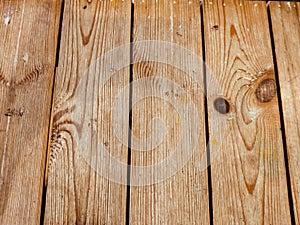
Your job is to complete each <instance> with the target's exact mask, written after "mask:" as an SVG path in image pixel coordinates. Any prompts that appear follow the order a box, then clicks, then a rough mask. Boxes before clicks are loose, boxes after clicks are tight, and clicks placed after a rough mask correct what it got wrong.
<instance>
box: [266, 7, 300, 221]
mask: <svg viewBox="0 0 300 225" xmlns="http://www.w3.org/2000/svg"><path fill="white" fill-rule="evenodd" d="M270 11H271V18H272V27H273V34H274V42H275V51H276V59H277V66H278V73H279V83H280V91H281V99H282V107H283V117H284V123H285V131H286V142H287V153H288V161H289V173H290V178H291V188H292V194H293V203H294V206H293V207H294V213H295V222H296V224H299V223H300V174H299V167H300V151H299V146H300V131H299V130H300V125H299V121H300V111H299V110H298V108H299V107H298V103H300V101H299V97H298V96H300V88H299V81H300V80H299V76H300V64H299V60H298V59H299V58H300V3H291V2H290V3H288V2H271V3H270Z"/></svg>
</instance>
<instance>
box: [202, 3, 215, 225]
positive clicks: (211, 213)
mask: <svg viewBox="0 0 300 225" xmlns="http://www.w3.org/2000/svg"><path fill="white" fill-rule="evenodd" d="M201 3H202V2H201ZM200 16H201V36H202V57H203V59H202V60H203V87H204V113H205V137H206V151H207V186H208V199H209V222H210V225H213V199H212V181H211V166H210V163H211V161H210V146H209V123H208V103H207V79H206V54H205V39H204V36H205V35H204V15H203V4H201V5H200Z"/></svg>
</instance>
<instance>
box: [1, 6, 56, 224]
mask: <svg viewBox="0 0 300 225" xmlns="http://www.w3.org/2000/svg"><path fill="white" fill-rule="evenodd" d="M60 7H61V1H50V0H42V1H25V0H24V1H1V3H0V12H1V13H0V15H1V21H0V36H1V42H0V52H1V56H0V96H1V101H0V143H1V144H0V199H1V200H0V221H1V222H0V223H1V224H39V223H40V214H41V204H42V190H43V182H44V169H45V161H46V153H47V138H48V131H49V121H50V108H51V97H52V86H53V79H54V68H55V54H56V46H57V35H58V27H59V16H60Z"/></svg>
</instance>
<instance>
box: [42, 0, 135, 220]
mask: <svg viewBox="0 0 300 225" xmlns="http://www.w3.org/2000/svg"><path fill="white" fill-rule="evenodd" d="M130 5H131V2H129V1H124V2H122V1H83V0H82V1H72V0H67V1H65V9H64V18H63V27H62V40H61V48H60V54H59V68H58V73H57V76H56V87H55V92H54V114H53V127H52V139H51V148H50V155H49V165H48V166H49V171H48V188H47V197H46V212H45V224H125V219H126V217H125V214H126V213H125V212H126V186H125V185H121V184H116V183H113V182H111V181H110V180H109V179H106V178H104V177H105V176H106V177H107V178H109V176H110V175H111V174H114V169H115V168H114V165H113V164H112V165H110V164H109V163H108V164H107V158H106V159H105V158H101V157H100V156H99V155H98V153H99V151H98V150H99V146H100V145H101V143H103V146H104V147H105V149H106V150H107V151H108V152H109V153H110V154H111V155H112V156H113V157H114V158H115V159H117V160H119V161H120V162H123V163H127V147H126V145H123V144H122V143H121V142H120V141H119V140H118V139H117V138H116V137H115V135H114V131H113V128H114V126H116V125H117V124H113V121H112V119H111V117H112V113H111V109H112V108H113V103H114V101H113V100H114V98H115V97H116V96H118V94H119V93H120V92H121V90H122V88H123V87H124V86H125V85H127V84H128V83H129V78H130V75H129V66H127V67H125V68H119V67H116V68H115V67H114V66H115V64H118V63H123V64H124V63H125V64H126V63H127V64H126V65H129V63H130V51H129V48H128V46H127V47H125V51H124V54H120V52H119V53H118V52H117V53H116V54H117V55H113V57H115V58H113V57H106V59H104V58H103V56H104V55H105V54H109V53H108V52H109V51H110V50H111V49H114V48H117V47H119V46H121V45H123V44H126V43H129V42H130V20H131V18H130V15H131V10H130ZM123 50H124V49H123ZM114 60H115V61H114ZM107 69H108V71H107ZM110 75H113V76H112V77H110V78H109V76H110ZM106 78H108V80H107V82H106V81H105V79H106ZM128 95H129V93H128V92H124V98H127V99H128ZM127 107H128V105H127ZM119 113H120V114H122V109H121V110H120V111H119ZM127 117H128V115H127ZM124 126H125V128H126V129H128V122H127V124H125V125H124ZM126 126H127V127H126ZM125 128H124V129H125ZM123 138H124V139H126V138H128V137H123ZM96 171H97V172H96ZM117 172H118V171H117ZM124 176H125V178H124ZM123 179H124V180H125V181H126V170H125V175H124V174H123Z"/></svg>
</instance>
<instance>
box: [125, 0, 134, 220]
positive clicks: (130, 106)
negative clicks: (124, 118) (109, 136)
mask: <svg viewBox="0 0 300 225" xmlns="http://www.w3.org/2000/svg"><path fill="white" fill-rule="evenodd" d="M133 29H134V3H133V2H132V3H131V24H130V69H129V73H130V81H129V83H130V86H129V106H128V107H129V118H128V125H129V131H128V156H127V157H128V158H127V165H128V166H127V190H126V225H129V224H130V175H131V174H130V173H131V170H130V167H131V137H132V91H133V90H132V85H131V83H132V81H133Z"/></svg>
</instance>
